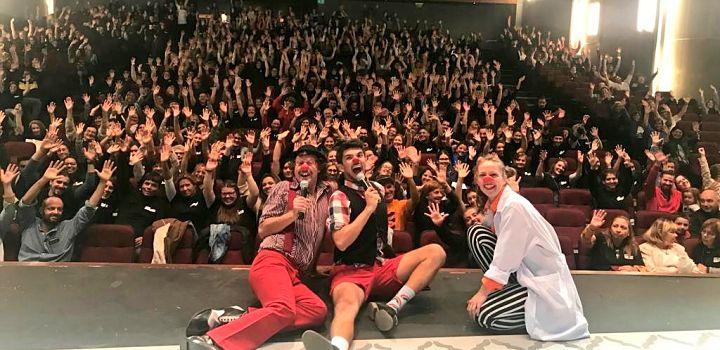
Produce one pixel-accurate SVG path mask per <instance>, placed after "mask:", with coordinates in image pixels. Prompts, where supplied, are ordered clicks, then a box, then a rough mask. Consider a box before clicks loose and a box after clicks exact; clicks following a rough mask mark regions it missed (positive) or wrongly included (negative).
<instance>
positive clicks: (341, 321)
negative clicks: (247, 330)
mask: <svg viewBox="0 0 720 350" xmlns="http://www.w3.org/2000/svg"><path fill="white" fill-rule="evenodd" d="M337 152H338V156H339V157H340V158H339V160H340V161H341V162H342V167H343V174H344V180H343V183H341V184H340V187H339V189H338V190H337V191H335V192H334V193H333V194H332V196H331V197H330V205H329V207H330V215H329V217H328V225H329V227H330V230H331V232H332V239H333V242H334V243H335V247H336V249H335V265H334V266H333V272H332V282H331V286H330V294H331V296H332V298H333V304H334V307H335V313H334V317H333V320H332V323H331V326H330V335H331V339H327V338H325V337H323V336H322V335H320V334H319V333H317V332H314V331H306V332H305V333H304V334H303V337H302V340H303V343H304V344H305V348H306V349H308V350H319V349H330V348H334V349H337V350H348V348H349V347H350V342H351V341H352V339H353V335H354V323H355V318H356V316H357V313H358V311H359V310H360V307H361V306H362V304H363V303H364V302H365V301H366V300H367V299H368V298H369V297H370V296H380V297H387V296H391V295H393V294H394V295H395V296H394V297H393V298H392V299H391V300H390V301H389V302H388V303H381V302H371V303H370V304H369V306H370V307H369V308H368V309H369V310H370V319H372V320H373V321H375V326H377V327H378V329H379V330H381V331H383V332H387V331H390V330H392V329H393V328H395V327H396V326H397V324H398V318H397V314H398V312H399V311H400V310H401V309H402V307H403V306H404V305H405V304H406V303H407V302H408V301H410V299H412V298H413V297H414V296H415V293H416V292H419V291H420V290H422V289H423V288H425V286H427V285H428V283H430V281H431V280H432V279H433V277H434V276H435V274H436V273H437V271H438V270H439V269H440V267H442V265H443V264H444V263H445V251H444V250H443V248H442V247H440V246H439V245H437V244H429V245H426V246H424V247H421V248H418V249H415V250H413V251H410V252H407V253H405V254H403V255H402V256H397V257H394V256H393V253H392V249H387V238H386V237H387V208H386V206H385V203H384V202H383V201H382V198H383V197H384V195H383V192H384V190H383V187H382V186H381V185H380V184H376V183H374V182H373V183H368V182H367V181H366V180H364V177H363V174H364V171H365V165H366V162H367V160H366V158H365V153H364V152H363V143H362V141H360V140H356V139H353V140H350V141H347V142H345V143H344V144H341V145H340V146H339V147H338V151H337ZM365 186H368V187H369V188H367V189H364V188H365ZM437 215H438V216H439V217H440V218H446V217H447V214H445V213H438V214H437Z"/></svg>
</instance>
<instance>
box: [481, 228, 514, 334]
mask: <svg viewBox="0 0 720 350" xmlns="http://www.w3.org/2000/svg"><path fill="white" fill-rule="evenodd" d="M495 243H497V236H495V234H494V233H493V232H492V231H490V230H489V229H487V228H486V227H484V226H481V225H475V226H472V227H470V228H469V229H468V246H469V247H470V254H471V255H472V257H473V259H475V262H476V263H477V264H478V266H479V267H480V269H482V271H483V272H485V271H487V270H488V269H489V268H490V263H491V262H492V260H493V254H494V253H495ZM527 295H528V293H527V289H526V288H525V287H523V286H521V285H520V284H518V283H517V280H516V278H515V274H513V275H512V276H511V278H510V280H509V281H508V284H507V285H505V287H503V288H502V289H500V290H497V291H494V292H492V293H490V294H489V295H488V297H487V300H485V303H484V304H483V305H482V307H481V308H480V313H479V314H478V316H477V319H476V321H477V323H478V324H479V325H480V327H483V328H487V329H492V330H498V331H507V330H512V329H517V328H522V327H525V299H527Z"/></svg>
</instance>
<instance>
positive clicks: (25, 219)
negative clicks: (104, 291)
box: [16, 161, 115, 262]
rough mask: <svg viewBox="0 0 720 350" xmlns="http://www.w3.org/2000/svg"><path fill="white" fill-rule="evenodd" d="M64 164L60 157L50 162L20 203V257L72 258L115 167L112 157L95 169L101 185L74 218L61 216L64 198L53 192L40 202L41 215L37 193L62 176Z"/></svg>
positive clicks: (25, 259)
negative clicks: (78, 239)
mask: <svg viewBox="0 0 720 350" xmlns="http://www.w3.org/2000/svg"><path fill="white" fill-rule="evenodd" d="M64 168H65V164H64V163H63V162H61V161H58V162H51V163H50V165H49V166H48V168H47V169H46V170H45V173H44V174H43V176H42V178H40V179H39V180H38V181H36V182H35V184H33V185H32V186H31V187H30V189H29V190H28V191H27V192H26V193H25V195H24V196H23V197H22V199H21V200H20V203H19V204H18V209H17V217H16V221H17V223H18V225H19V226H20V230H21V232H22V240H21V244H20V252H19V254H18V260H19V261H42V262H48V261H70V260H71V259H72V256H73V248H74V243H75V238H76V237H77V235H78V234H79V233H80V232H82V230H83V229H85V227H86V226H87V225H88V224H89V223H90V220H91V219H92V217H93V215H94V214H95V209H97V205H98V203H99V202H100V198H101V197H102V194H103V192H104V190H105V184H106V183H107V181H109V180H110V177H111V176H112V174H113V172H114V171H115V166H114V164H113V162H112V161H105V164H104V166H103V169H102V171H97V170H96V171H95V172H96V173H97V177H98V181H99V182H98V186H97V187H96V188H95V192H93V194H92V195H91V196H90V199H88V200H87V201H86V202H85V205H84V206H83V207H81V208H80V209H79V210H78V211H77V213H75V215H74V216H73V217H72V219H68V220H62V217H63V209H64V206H63V201H62V199H60V197H55V196H50V197H48V198H46V199H45V200H43V201H42V203H40V217H38V216H37V215H36V214H37V208H36V198H37V196H38V194H39V193H40V191H42V189H43V188H45V186H46V185H47V184H48V183H49V182H50V181H52V180H54V179H56V178H57V177H59V176H61V172H62V171H63V169H64Z"/></svg>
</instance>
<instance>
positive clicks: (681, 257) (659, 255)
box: [640, 219, 701, 273]
mask: <svg viewBox="0 0 720 350" xmlns="http://www.w3.org/2000/svg"><path fill="white" fill-rule="evenodd" d="M677 230H678V227H677V225H676V224H675V223H674V222H672V221H671V220H668V219H657V220H655V222H654V223H653V224H652V226H650V228H649V229H648V230H647V231H646V232H645V241H646V242H645V243H643V244H641V245H640V252H641V253H642V257H643V261H644V262H645V267H647V271H648V272H675V273H701V271H700V269H699V268H698V266H697V265H696V264H695V262H694V261H693V260H692V259H690V257H689V256H688V254H687V252H685V247H683V246H681V245H679V244H677V243H675V240H676V239H677Z"/></svg>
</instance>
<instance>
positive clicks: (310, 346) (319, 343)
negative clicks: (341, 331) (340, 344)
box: [302, 330, 338, 350]
mask: <svg viewBox="0 0 720 350" xmlns="http://www.w3.org/2000/svg"><path fill="white" fill-rule="evenodd" d="M302 342H303V345H304V346H305V350H338V348H337V346H335V345H332V344H331V343H330V340H328V338H325V337H323V336H322V335H321V334H320V333H318V332H315V331H312V330H309V331H305V333H303V335H302Z"/></svg>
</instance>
